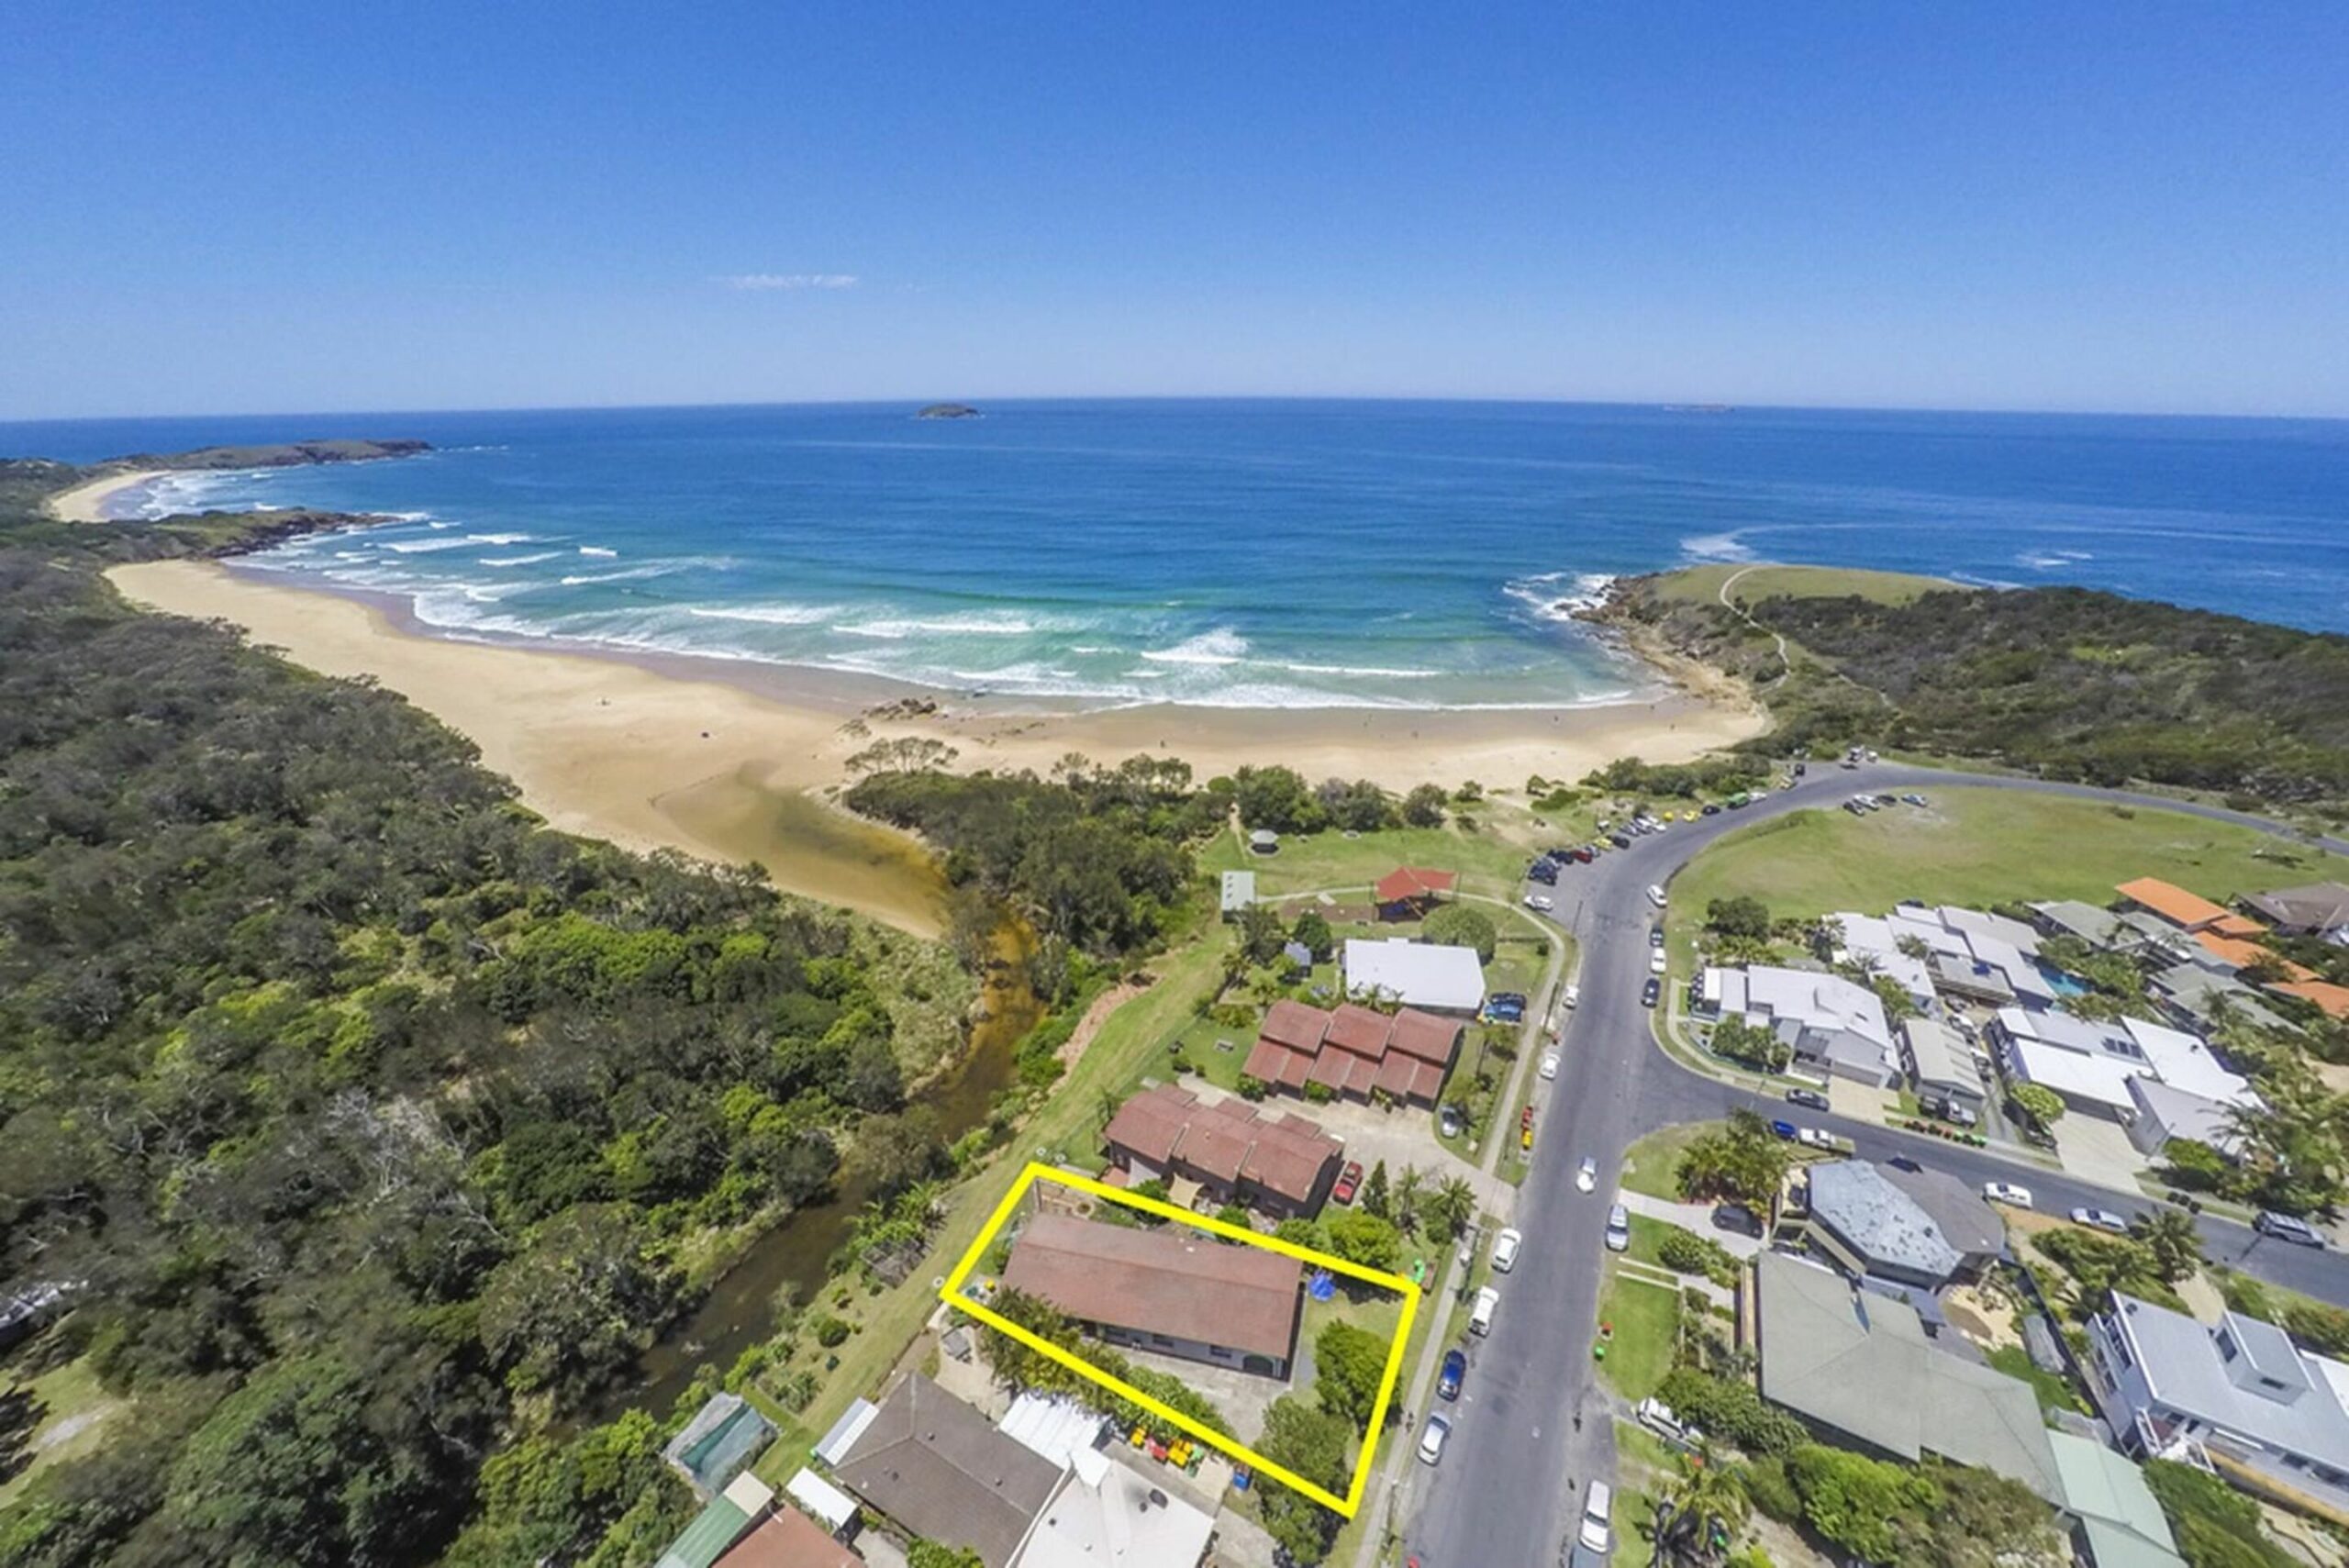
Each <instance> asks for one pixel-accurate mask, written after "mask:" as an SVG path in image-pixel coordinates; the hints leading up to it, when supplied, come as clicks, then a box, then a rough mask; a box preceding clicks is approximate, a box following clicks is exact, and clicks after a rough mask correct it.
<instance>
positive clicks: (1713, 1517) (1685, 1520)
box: [1655, 1446, 1753, 1564]
mask: <svg viewBox="0 0 2349 1568" xmlns="http://www.w3.org/2000/svg"><path fill="white" fill-rule="evenodd" d="M1752 1509H1753V1505H1752V1503H1751V1502H1750V1501H1749V1500H1748V1499H1747V1497H1746V1496H1745V1487H1744V1485H1742V1483H1741V1482H1740V1481H1739V1480H1738V1477H1737V1475H1736V1474H1735V1473H1733V1472H1732V1471H1731V1470H1730V1469H1729V1468H1728V1467H1727V1466H1725V1465H1722V1464H1719V1463H1716V1462H1714V1459H1713V1452H1712V1450H1711V1449H1710V1447H1709V1446H1700V1447H1698V1450H1697V1451H1696V1452H1695V1453H1694V1454H1692V1455H1690V1456H1688V1458H1687V1460H1686V1462H1684V1466H1683V1469H1682V1471H1681V1475H1680V1483H1679V1485H1676V1486H1675V1487H1674V1488H1673V1490H1672V1496H1670V1497H1668V1498H1666V1499H1665V1501H1664V1506H1663V1507H1662V1508H1661V1509H1660V1510H1658V1518H1657V1524H1656V1532H1655V1555H1656V1561H1657V1562H1679V1563H1705V1564H1709V1563H1715V1562H1720V1560H1721V1559H1722V1557H1723V1556H1725V1555H1726V1554H1727V1552H1728V1550H1729V1543H1730V1541H1731V1540H1733V1539H1734V1538H1735V1537H1736V1535H1737V1532H1738V1531H1739V1530H1740V1529H1743V1528H1744V1525H1745V1521H1746V1519H1747V1518H1749V1517H1750V1516H1751V1513H1752Z"/></svg>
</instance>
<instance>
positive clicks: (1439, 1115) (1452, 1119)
mask: <svg viewBox="0 0 2349 1568" xmlns="http://www.w3.org/2000/svg"><path fill="white" fill-rule="evenodd" d="M1435 1125H1436V1129H1437V1130H1438V1131H1439V1132H1441V1133H1442V1134H1443V1136H1444V1137H1446V1138H1457V1137H1459V1136H1460V1130H1461V1121H1460V1107H1459V1106H1454V1105H1453V1104H1451V1103H1450V1102H1449V1101H1447V1102H1445V1103H1444V1104H1443V1105H1442V1106H1438V1107H1436V1113H1435Z"/></svg>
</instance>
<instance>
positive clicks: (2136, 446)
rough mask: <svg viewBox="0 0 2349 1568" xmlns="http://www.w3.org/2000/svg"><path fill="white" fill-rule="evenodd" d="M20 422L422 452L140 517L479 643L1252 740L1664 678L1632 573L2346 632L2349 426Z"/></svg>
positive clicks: (90, 438)
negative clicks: (1827, 584)
mask: <svg viewBox="0 0 2349 1568" xmlns="http://www.w3.org/2000/svg"><path fill="white" fill-rule="evenodd" d="M911 413H912V410H911V408H910V406H897V405H892V406H879V405H856V406H771V407H728V408H682V409H627V410H589V411H579V410H566V411H547V412H522V413H464V414H450V413H441V414H378V415H367V416H348V415H337V416H330V417H329V416H270V417H235V418H219V419H137V420H89V421H76V422H71V423H48V424H18V425H6V424H0V451H6V452H13V453H24V454H39V455H45V456H53V457H60V458H66V459H71V460H77V461H89V460H95V459H97V458H102V457H108V456H114V455H117V454H120V453H125V452H131V451H141V450H145V451H164V450H177V449H180V448H185V447H192V446H197V445H205V444H211V443H215V442H235V441H266V440H278V439H303V438H312V437H324V436H373V437H421V438H422V439H426V440H429V441H431V442H432V443H434V445H435V446H436V447H438V448H439V449H440V450H438V451H436V452H435V453H433V454H432V455H430V456H428V457H423V458H418V459H414V460H408V461H401V462H380V463H369V464H363V465H351V466H347V467H336V468H310V469H293V470H281V471H274V472H265V473H236V474H220V475H205V476H183V477H175V478H173V479H170V480H167V481H165V482H163V483H161V484H160V485H158V486H156V487H155V488H154V489H152V490H150V491H148V492H145V493H143V494H141V493H132V494H130V495H127V496H125V497H123V498H121V505H120V506H118V507H117V510H118V511H120V512H122V513H123V514H124V515H149V516H154V515H161V513H164V512H168V511H177V510H185V509H191V508H196V507H202V506H258V505H273V506H285V505H295V504H298V505H304V506H325V507H334V508H340V509H346V510H354V511H378V512H389V513H396V514H399V515H400V516H401V517H402V519H403V520H402V521H400V522H398V523H397V524H395V525H392V526H387V527H384V528H376V529H373V530H371V531H368V532H365V533H357V534H340V535H333V536H324V537H318V538H313V539H306V540H303V541H300V542H298V543H296V544H295V545H293V546H290V547H288V548H285V549H283V550H275V551H273V552H270V553H268V554H265V555H262V556H259V557H255V558H253V561H252V564H253V565H255V566H259V567H262V568H266V569H268V570H272V571H280V572H284V573H288V574H290V575H293V576H296V577H301V578H306V579H310V580H314V581H321V582H325V583H329V584H344V585H347V586H350V587H355V588H363V589H368V590H373V591H375V592H378V593H388V594H393V595H402V596H405V597H406V598H408V599H409V600H410V601H411V602H412V603H413V604H414V606H415V610H416V614H417V617H419V618H420V619H421V620H423V621H424V622H426V623H427V624H429V625H430V626H433V627H436V628H440V629H442V630H443V631H445V632H447V633H450V634H452V635H458V636H466V635H473V636H484V635H486V636H496V637H501V638H531V639H579V640H584V641H589V642H596V643H602V644H607V645H613V646H618V647H626V648H637V649H654V650H665V651H678V652H690V653H700V654H710V655H718V656H726V657H734V658H740V659H750V660H761V661H768V662H778V663H785V664H807V665H816V666H822V667H828V668H833V669H842V670H854V671H862V672H866V673H874V674H881V675H888V676H894V677H896V678H899V679H902V680H906V681H910V682H914V683H917V684H922V685H927V686H934V687H940V688H944V689H948V690H953V691H973V690H985V691H988V692H991V693H994V694H996V695H1005V696H1018V695H1034V696H1038V697H1060V698H1074V699H1080V700H1084V701H1086V702H1097V703H1143V702H1162V701H1175V702H1185V703H1197V704H1215V705H1226V706H1329V705H1365V704H1376V705H1405V706H1462V705H1475V704H1501V705H1515V704H1539V705H1543V706H1548V705H1552V704H1555V703H1559V702H1573V701H1597V700H1604V699H1606V698H1609V697H1611V696H1614V695H1620V694H1622V693H1623V692H1625V691H1626V690H1627V689H1630V688H1631V686H1632V685H1634V684H1636V683H1637V682H1638V681H1639V680H1640V678H1641V677H1640V676H1639V675H1638V673H1636V672H1635V671H1633V670H1631V669H1629V668H1627V667H1626V666H1624V665H1623V664H1622V663H1621V662H1619V661H1617V660H1616V659H1614V658H1613V657H1611V656H1610V655H1609V654H1608V653H1607V652H1606V651H1605V650H1604V649H1603V648H1601V647H1600V646H1599V645H1598V643H1597V642H1596V641H1595V640H1594V639H1591V638H1590V637H1589V636H1588V635H1587V634H1586V633H1585V632H1584V631H1583V630H1582V629H1580V628H1578V627H1577V626H1576V625H1575V623H1573V622H1572V621H1571V619H1570V618H1569V617H1567V615H1566V613H1565V611H1566V608H1567V607H1568V606H1571V605H1572V604H1573V603H1575V602H1576V601H1578V600H1580V599H1583V598H1586V597H1587V596H1588V595H1591V594H1592V593H1594V592H1595V591H1597V590H1598V588H1599V587H1600V586H1601V585H1602V584H1604V582H1605V581H1606V579H1607V578H1608V577H1609V576H1610V575H1613V574H1617V573H1633V572H1644V571H1651V570H1654V569H1657V568H1661V567H1668V566H1673V565H1676V564H1680V563H1683V562H1701V561H1745V560H1772V561H1795V562H1823V563H1829V564H1836V565H1852V566H1872V567H1883V568H1889V569H1895V570H1901V571H1910V572H1924V573H1936V574H1940V575H1944V576H1949V577H1954V578H1958V579H1961V580H1964V581H1966V582H1970V583H1978V584H2044V583H2077V584H2091V585H2094V586H2098V587H2105V588H2111V589H2116V590H2118V591H2120V592H2121V593H2124V594H2129V595H2136V596H2138V597H2143V598H2151V599H2163V600H2168V601H2170V602H2173V603H2176V604H2184V605H2194V606H2204V607H2208V608H2211V609H2219V610H2228V611H2232V612H2236V613H2239V614H2243V615H2247V616H2253V617H2259V618H2262V619H2266V620H2274V621H2281V622H2285V623H2287V624H2289V625H2294V626H2299V627H2308V628H2322V629H2327V630H2333V631H2349V422H2339V421H2321V420H2310V421H2292V420H2245V419H2201V418H2133V417H2085V416H2053V415H1979V414H1937V413H1875V412H1829V411H1807V410H1786V409H1737V410H1731V411H1726V412H1676V411H1672V410H1666V409H1658V408H1652V407H1612V406H1589V405H1558V404H1491V403H1390V402H1361V403H1355V402H1286V401H1265V402H1253V401H1198V402H1156V401H1152V402H1100V403H1006V404H996V405H989V406H986V407H985V413H984V417H980V418H976V419H965V420H957V421H939V420H930V421H920V420H916V419H914V418H913V417H911Z"/></svg>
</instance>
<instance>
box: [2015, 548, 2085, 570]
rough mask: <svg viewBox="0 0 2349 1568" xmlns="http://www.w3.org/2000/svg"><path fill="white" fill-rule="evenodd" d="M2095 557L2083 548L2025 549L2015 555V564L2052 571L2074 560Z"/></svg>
mask: <svg viewBox="0 0 2349 1568" xmlns="http://www.w3.org/2000/svg"><path fill="white" fill-rule="evenodd" d="M2095 559H2096V557H2095V556H2094V555H2091V554H2090V553H2088V552H2087V550H2024V551H2023V552H2022V553H2021V554H2020V555H2018V556H2016V557H2015V564H2016V565H2018V566H2028V567H2031V568H2032V569H2034V570H2036V571H2040V572H2053V571H2055V570H2057V569H2058V568H2060V567H2065V566H2070V565H2072V564H2074V563H2075V562H2082V561H2094V560H2095Z"/></svg>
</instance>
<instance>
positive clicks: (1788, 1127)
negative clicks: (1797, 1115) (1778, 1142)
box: [1770, 1121, 1795, 1142]
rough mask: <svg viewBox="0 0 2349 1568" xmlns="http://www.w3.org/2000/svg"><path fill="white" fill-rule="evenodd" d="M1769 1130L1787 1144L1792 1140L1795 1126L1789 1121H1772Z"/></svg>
mask: <svg viewBox="0 0 2349 1568" xmlns="http://www.w3.org/2000/svg"><path fill="white" fill-rule="evenodd" d="M1770 1130H1771V1131H1772V1132H1775V1133H1776V1134H1777V1135H1778V1136H1779V1137H1781V1138H1783V1139H1786V1140H1787V1141H1788V1142H1792V1141H1793V1140H1794V1136H1795V1124H1794V1123H1792V1122H1790V1121H1774V1122H1772V1123H1771V1124H1770Z"/></svg>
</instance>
